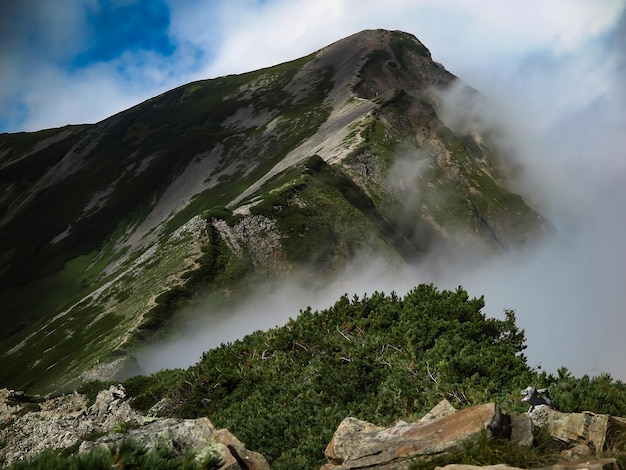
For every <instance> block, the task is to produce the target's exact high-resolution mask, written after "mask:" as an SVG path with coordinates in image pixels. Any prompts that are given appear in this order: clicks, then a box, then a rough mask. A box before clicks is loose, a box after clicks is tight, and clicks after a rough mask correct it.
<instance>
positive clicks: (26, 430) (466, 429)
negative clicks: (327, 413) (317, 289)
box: [0, 385, 626, 470]
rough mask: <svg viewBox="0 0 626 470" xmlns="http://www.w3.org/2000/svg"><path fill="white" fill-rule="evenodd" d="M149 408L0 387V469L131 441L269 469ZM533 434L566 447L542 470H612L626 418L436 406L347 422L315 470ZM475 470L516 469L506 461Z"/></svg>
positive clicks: (199, 427) (354, 467) (384, 463)
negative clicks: (383, 420) (417, 414)
mask: <svg viewBox="0 0 626 470" xmlns="http://www.w3.org/2000/svg"><path fill="white" fill-rule="evenodd" d="M157 412H158V404H157V405H155V408H153V410H151V412H149V413H148V414H146V415H142V414H140V413H138V412H137V411H135V410H134V409H133V408H132V407H131V400H128V399H127V396H126V391H125V390H124V388H123V387H122V386H121V385H119V386H111V387H110V388H109V389H108V390H102V391H100V392H99V393H98V394H97V397H96V399H95V401H93V403H90V402H89V400H88V398H87V397H86V396H84V395H81V394H79V393H73V394H69V395H62V396H59V397H55V398H46V397H32V396H26V395H24V394H23V393H21V392H15V391H11V390H7V389H1V390H0V463H2V464H3V465H10V464H11V463H12V462H15V461H20V460H24V459H26V458H29V457H33V456H35V455H37V454H38V453H40V452H42V451H43V450H46V449H66V450H68V451H70V452H78V453H81V452H88V451H90V450H93V449H96V448H98V447H103V446H105V447H106V446H111V445H116V444H119V443H120V442H121V441H123V440H125V439H129V438H130V439H132V440H134V441H136V442H139V443H140V444H142V445H144V446H146V447H148V448H152V447H154V446H158V445H169V446H171V447H172V448H174V449H177V450H178V451H179V452H181V453H183V454H184V453H185V452H187V451H193V452H194V453H195V454H196V455H198V456H199V457H200V458H201V457H203V456H207V455H208V454H213V455H219V457H220V458H221V460H222V462H223V466H222V467H221V468H222V469H228V470H238V469H239V470H246V469H250V470H263V469H269V468H270V467H269V465H268V463H267V461H266V459H265V458H264V457H263V456H262V455H261V454H259V453H256V452H253V451H251V450H248V449H247V448H246V446H245V445H244V444H243V443H242V442H241V441H239V440H238V439H237V438H236V437H235V436H234V435H233V434H232V433H230V432H229V431H228V430H227V429H216V428H215V427H214V426H213V424H212V423H211V421H210V420H209V419H208V418H206V417H204V418H199V419H176V418H163V417H156V416H155V415H156V414H157ZM538 428H544V429H545V430H547V431H548V432H549V434H550V435H551V437H552V439H554V440H556V441H558V442H559V443H560V444H561V445H562V446H563V449H564V450H563V451H562V452H561V453H560V455H559V460H560V463H557V464H552V465H551V466H549V467H544V468H545V469H548V468H549V469H579V468H580V469H582V468H586V469H602V470H610V469H612V470H617V469H619V468H620V466H619V464H618V462H617V460H616V459H615V458H603V456H605V455H607V451H609V450H610V447H611V446H612V445H613V443H614V442H615V439H616V437H617V436H619V435H621V433H622V432H623V430H624V429H626V419H624V418H619V417H614V416H609V415H603V414H594V413H591V412H582V413H561V412H559V411H556V410H554V409H552V408H550V407H548V406H545V405H540V406H536V407H534V408H533V409H532V411H530V412H529V413H522V414H519V415H509V414H507V413H505V412H503V411H502V410H501V409H500V407H499V406H498V405H497V404H495V403H486V404H482V405H477V406H472V407H468V408H464V409H461V410H456V409H455V408H454V407H453V406H452V405H451V404H450V403H449V402H448V401H446V400H443V401H442V402H441V403H439V404H438V405H437V406H436V407H435V408H433V409H432V410H431V411H430V412H429V413H428V414H426V415H425V416H424V417H423V418H422V419H421V420H419V421H416V422H412V423H407V422H405V421H397V422H396V423H394V424H393V425H391V426H390V427H387V428H384V427H380V426H377V425H374V424H372V423H368V422H365V421H361V420H359V419H356V418H353V417H347V418H346V419H344V421H343V422H342V423H341V424H340V425H339V427H338V428H337V430H336V432H335V434H334V436H333V438H332V440H331V441H330V443H329V444H328V446H327V447H326V449H325V455H326V457H327V459H328V463H327V464H326V465H324V466H323V467H322V470H358V469H370V470H372V469H373V470H376V469H378V470H404V469H410V468H413V466H414V465H415V462H416V461H418V460H428V459H431V458H432V457H434V456H441V455H444V454H451V453H452V454H453V453H455V452H459V451H462V450H463V449H465V448H467V446H468V445H472V444H474V443H476V442H478V441H479V440H480V439H482V438H484V436H485V433H487V438H489V439H491V438H495V437H497V438H500V439H502V438H505V439H508V440H510V442H511V444H513V445H516V446H522V447H527V448H532V447H533V445H534V444H535V437H534V434H535V431H536V430H537V429H538ZM321 451H322V449H320V452H321ZM437 468H440V467H437ZM441 468H445V469H447V470H471V469H475V468H480V467H476V466H469V465H457V464H455V465H447V466H445V467H441ZM483 468H492V469H500V470H504V469H509V470H515V469H514V467H509V466H506V465H497V466H490V467H483Z"/></svg>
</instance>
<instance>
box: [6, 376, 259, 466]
mask: <svg viewBox="0 0 626 470" xmlns="http://www.w3.org/2000/svg"><path fill="white" fill-rule="evenodd" d="M12 396H13V392H11V391H7V390H0V419H1V420H2V421H0V422H2V424H3V429H2V431H1V435H0V439H1V440H2V441H3V443H4V445H3V446H2V448H0V461H4V463H6V464H11V463H12V462H14V461H17V460H24V459H26V458H29V457H33V456H35V455H36V454H38V453H40V452H42V451H44V450H46V449H60V448H68V447H72V446H75V445H77V444H80V447H79V452H87V451H89V450H92V449H95V448H98V447H106V446H108V445H115V444H119V443H121V442H122V441H123V440H124V439H129V438H130V439H133V440H134V441H136V442H139V443H140V444H143V445H144V446H146V447H147V448H153V447H155V446H157V445H165V446H171V447H173V448H174V449H177V450H178V451H179V452H180V453H181V454H182V453H185V452H186V451H188V450H190V451H193V452H195V453H196V454H197V455H198V456H199V457H206V456H209V455H216V454H217V455H219V456H220V457H221V459H222V461H223V463H224V464H223V466H222V470H269V466H268V464H267V461H266V460H265V458H264V457H263V456H262V455H260V454H258V453H256V452H252V451H250V450H248V449H246V447H245V445H244V444H243V443H241V442H240V441H239V440H238V439H237V438H236V437H235V436H233V435H232V434H231V433H230V432H229V431H228V430H226V429H221V430H217V429H215V427H214V426H213V424H212V423H211V422H210V421H209V419H208V418H199V419H186V420H183V419H174V418H154V417H147V416H142V415H141V414H139V413H137V412H136V411H135V410H133V409H132V408H131V407H130V405H129V403H128V402H127V401H126V391H125V390H124V388H123V387H122V386H121V385H118V386H111V387H110V388H109V389H108V390H103V391H101V392H99V393H98V395H97V397H96V400H95V402H94V403H93V405H91V406H90V407H87V398H86V397H85V396H84V395H80V394H78V393H74V394H71V395H62V396H60V397H57V398H53V399H47V400H44V401H43V402H42V403H41V404H40V405H39V408H40V410H39V411H27V409H26V408H25V407H24V405H21V404H18V405H12V404H11V403H12V400H11V397H12ZM94 433H105V435H104V436H102V437H100V438H99V439H97V440H96V441H93V442H92V441H86V440H85V437H86V436H88V435H90V434H91V435H93V434H94Z"/></svg>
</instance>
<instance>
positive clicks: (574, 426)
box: [529, 405, 610, 452]
mask: <svg viewBox="0 0 626 470" xmlns="http://www.w3.org/2000/svg"><path fill="white" fill-rule="evenodd" d="M529 416H530V419H531V421H532V423H533V425H534V426H537V427H540V428H546V429H547V430H548V432H549V433H550V435H551V436H552V437H554V438H555V439H557V440H559V441H561V442H563V443H565V444H567V445H571V446H575V445H578V444H591V445H592V446H593V448H594V449H595V451H596V452H602V451H603V450H604V448H605V444H606V439H607V432H608V430H609V421H610V416H609V415H605V414H595V413H591V412H590V411H583V412H582V413H561V412H560V411H557V410H554V409H552V408H550V407H548V406H545V405H541V406H537V407H535V409H534V410H533V411H532V412H531V413H529Z"/></svg>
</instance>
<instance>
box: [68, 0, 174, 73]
mask: <svg viewBox="0 0 626 470" xmlns="http://www.w3.org/2000/svg"><path fill="white" fill-rule="evenodd" d="M87 20H88V22H89V26H90V28H91V37H89V38H88V39H87V43H88V47H87V49H86V50H84V51H83V52H81V53H80V54H79V55H78V56H76V57H75V58H74V60H73V61H72V65H74V66H76V67H84V66H87V65H89V64H92V63H95V62H108V61H110V60H113V59H115V58H117V57H119V56H120V55H122V54H123V53H124V52H126V51H136V50H150V51H154V52H156V53H158V54H160V55H162V56H169V55H171V54H173V53H174V50H175V49H176V47H175V46H174V45H173V44H172V42H171V41H170V39H169V37H168V34H167V30H168V27H169V24H170V11H169V7H168V6H167V5H166V4H165V3H164V2H163V1H160V0H154V1H149V2H144V1H134V2H129V3H121V2H107V1H103V2H100V4H99V5H98V7H97V8H94V9H91V11H90V12H89V14H88V17H87Z"/></svg>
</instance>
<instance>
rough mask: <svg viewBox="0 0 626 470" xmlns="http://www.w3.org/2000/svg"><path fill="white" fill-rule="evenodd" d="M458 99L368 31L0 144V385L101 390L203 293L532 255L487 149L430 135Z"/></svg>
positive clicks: (416, 57) (412, 54)
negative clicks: (462, 259) (361, 258)
mask: <svg viewBox="0 0 626 470" xmlns="http://www.w3.org/2000/svg"><path fill="white" fill-rule="evenodd" d="M455 83H458V80H457V79H456V78H455V77H454V76H453V75H452V74H450V73H449V72H447V71H446V70H445V69H444V68H443V67H442V66H441V65H439V64H437V63H435V62H433V61H432V60H431V57H430V53H429V52H428V50H427V49H426V48H425V47H424V46H423V45H422V44H421V43H420V42H419V41H418V40H417V39H415V38H414V37H413V36H411V35H408V34H406V33H402V32H397V31H396V32H391V31H384V30H376V31H364V32H362V33H359V34H356V35H353V36H350V37H348V38H346V39H343V40H341V41H338V42H337V43H334V44H332V45H330V46H328V47H326V48H323V49H321V50H320V51H317V52H315V53H313V54H311V55H309V56H306V57H303V58H301V59H298V60H295V61H292V62H288V63H284V64H280V65H277V66H275V67H270V68H267V69H262V70H258V71H255V72H250V73H247V74H242V75H234V76H227V77H220V78H217V79H212V80H205V81H200V82H194V83H190V84H188V85H184V86H182V87H179V88H177V89H175V90H172V91H170V92H167V93H164V94H163V95H160V96H157V97H155V98H152V99H150V100H148V101H146V102H144V103H142V104H139V105H137V106H135V107H133V108H131V109H129V110H127V111H124V112H121V113H119V114H117V115H115V116H112V117H111V118H109V119H106V120H104V121H102V122H100V123H97V124H94V125H84V126H69V127H65V128H60V129H51V130H46V131H41V132H36V133H20V134H3V135H0V189H2V191H1V192H0V193H1V194H2V196H1V197H0V285H1V286H2V288H1V290H0V303H1V304H2V306H3V308H2V309H1V310H0V322H2V325H3V328H2V330H1V333H0V384H2V385H4V386H8V387H12V388H20V389H27V390H31V391H54V390H61V389H67V388H71V387H73V386H75V385H76V384H78V383H80V382H81V381H83V380H86V379H90V378H98V377H100V378H106V377H110V376H111V375H113V374H115V373H116V372H119V370H121V369H122V368H123V367H124V366H125V365H126V366H127V365H128V364H129V357H130V356H129V353H131V352H132V350H133V348H134V347H136V346H137V345H138V344H140V343H142V342H145V341H149V340H150V339H152V338H154V337H155V336H158V335H160V334H162V332H163V331H164V328H165V327H166V326H167V324H168V323H169V321H171V319H172V318H173V317H175V316H176V315H178V314H179V312H180V310H181V307H182V306H184V305H187V304H189V303H190V302H193V301H194V299H195V298H196V297H197V295H198V293H199V292H207V291H209V292H214V293H215V294H216V295H224V296H227V295H229V294H230V293H232V292H244V290H245V288H246V287H247V286H250V285H252V284H253V283H254V282H257V281H258V280H259V279H265V278H268V277H272V276H275V275H278V274H284V273H289V272H293V271H295V270H299V269H304V270H305V271H307V272H308V273H310V276H311V278H312V279H313V278H314V279H317V280H318V281H319V282H323V281H324V279H329V280H332V273H334V272H337V271H338V270H339V269H340V268H341V266H343V265H345V262H346V261H348V260H350V259H352V258H353V257H355V256H357V255H363V254H365V255H366V256H370V257H376V258H377V259H381V260H384V261H385V262H386V263H389V264H392V265H393V264H402V263H415V262H419V260H420V259H421V257H422V256H423V255H424V254H427V253H429V252H430V251H431V250H432V249H434V248H437V249H441V248H442V247H445V248H446V249H468V248H467V247H468V246H469V247H471V250H473V251H477V252H479V253H482V254H484V255H490V254H495V253H498V252H500V251H502V250H506V249H509V248H510V247H513V246H515V245H518V244H523V243H528V242H532V240H533V239H534V238H536V237H537V236H539V235H540V234H542V233H543V232H545V231H546V228H547V221H545V219H543V218H542V217H541V216H540V215H538V214H537V213H535V212H534V211H533V210H532V209H530V208H529V207H528V206H526V204H525V203H524V201H523V200H522V199H521V197H519V196H517V195H515V194H512V193H511V192H509V191H508V190H507V189H506V178H505V175H506V168H505V167H504V165H503V160H502V159H501V158H500V156H499V154H498V153H497V152H496V151H495V150H494V149H495V147H493V146H492V147H488V146H487V145H486V144H485V141H486V139H483V138H481V137H480V136H478V135H476V134H472V135H461V134H457V133H455V132H453V131H452V130H450V129H449V128H448V127H446V125H445V124H444V123H443V121H442V120H441V119H440V116H439V110H438V102H439V101H438V93H439V91H438V90H442V89H445V88H446V87H449V86H451V85H453V84H455ZM459 247H462V248H459Z"/></svg>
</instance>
